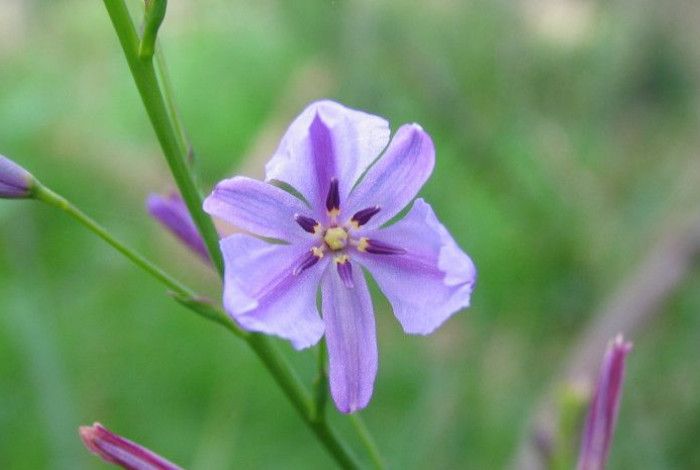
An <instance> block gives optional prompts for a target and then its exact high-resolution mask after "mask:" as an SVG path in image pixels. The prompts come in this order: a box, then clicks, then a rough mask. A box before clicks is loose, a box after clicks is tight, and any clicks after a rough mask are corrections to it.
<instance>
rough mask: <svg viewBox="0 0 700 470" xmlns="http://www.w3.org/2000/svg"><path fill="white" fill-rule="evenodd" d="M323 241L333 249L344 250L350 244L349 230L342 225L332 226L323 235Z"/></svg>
mask: <svg viewBox="0 0 700 470" xmlns="http://www.w3.org/2000/svg"><path fill="white" fill-rule="evenodd" d="M323 241H324V242H326V245H328V248H330V249H331V250H333V251H338V250H342V249H343V248H345V245H347V244H348V232H346V231H345V229H344V228H342V227H331V228H329V229H328V230H326V233H325V234H324V235H323Z"/></svg>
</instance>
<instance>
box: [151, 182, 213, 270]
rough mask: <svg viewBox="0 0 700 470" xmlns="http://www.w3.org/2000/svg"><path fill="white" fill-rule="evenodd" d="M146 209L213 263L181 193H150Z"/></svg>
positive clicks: (186, 243)
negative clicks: (166, 194)
mask: <svg viewBox="0 0 700 470" xmlns="http://www.w3.org/2000/svg"><path fill="white" fill-rule="evenodd" d="M146 209H147V210H148V213H149V214H151V216H152V217H153V218H154V219H156V220H157V221H158V222H160V224H161V225H162V226H163V227H165V228H166V229H167V230H168V231H170V232H171V233H172V234H173V235H175V236H176V237H177V238H178V239H179V240H180V241H181V242H182V243H184V244H185V246H187V247H188V248H189V249H190V250H192V251H193V252H194V253H196V254H197V255H198V256H199V257H200V258H202V259H203V260H204V261H205V262H206V263H209V264H210V263H211V261H210V260H209V253H207V248H206V245H205V244H204V240H202V237H201V236H200V235H199V231H198V230H197V227H196V226H195V225H194V221H193V220H192V217H191V216H190V213H189V211H188V210H187V206H186V205H185V202H184V201H183V200H182V198H181V197H180V195H179V194H177V193H171V194H170V195H168V196H161V195H160V194H150V195H149V196H148V198H146Z"/></svg>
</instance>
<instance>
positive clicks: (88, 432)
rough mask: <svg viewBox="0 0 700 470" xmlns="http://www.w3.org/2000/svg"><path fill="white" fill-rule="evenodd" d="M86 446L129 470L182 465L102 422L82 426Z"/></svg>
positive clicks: (165, 469) (169, 469)
mask: <svg viewBox="0 0 700 470" xmlns="http://www.w3.org/2000/svg"><path fill="white" fill-rule="evenodd" d="M80 438H81V439H82V440H83V443H84V444H85V447H87V448H88V449H89V450H90V451H91V452H92V453H94V454H96V455H98V456H100V458H102V460H104V461H106V462H110V463H113V464H116V465H119V466H120V467H122V468H125V469H127V470H180V467H178V466H177V465H175V464H174V463H172V462H169V461H168V460H166V459H164V458H163V457H161V456H160V455H158V454H156V453H155V452H152V451H150V450H148V449H146V448H145V447H142V446H140V445H138V444H136V443H135V442H132V441H130V440H128V439H126V438H124V437H121V436H119V435H117V434H114V433H113V432H111V431H110V430H109V429H107V428H105V427H104V426H102V425H101V424H100V423H95V424H93V425H92V426H81V427H80Z"/></svg>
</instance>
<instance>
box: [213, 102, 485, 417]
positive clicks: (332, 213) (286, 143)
mask: <svg viewBox="0 0 700 470" xmlns="http://www.w3.org/2000/svg"><path fill="white" fill-rule="evenodd" d="M389 134H390V132H389V127H388V123H387V122H386V121H385V120H384V119H382V118H380V117H377V116H373V115H370V114H366V113H364V112H361V111H356V110H353V109H349V108H346V107H344V106H342V105H340V104H338V103H334V102H332V101H320V102H316V103H313V104H311V105H310V106H309V107H307V108H306V109H305V110H304V111H303V112H302V113H301V115H299V116H298V117H297V118H296V119H295V120H294V122H293V123H292V124H291V126H290V127H289V129H288V130H287V133H286V134H285V135H284V137H283V138H282V142H281V143H280V146H279V148H278V149H277V151H276V153H275V154H274V155H273V157H272V159H271V160H270V161H269V163H268V164H267V166H266V181H268V183H263V182H260V181H256V180H252V179H249V178H244V177H240V176H239V177H235V178H232V179H228V180H224V181H222V182H220V183H219V184H218V185H217V186H216V188H215V189H214V191H213V192H212V194H211V195H210V196H209V197H208V198H207V200H206V201H205V202H204V209H205V210H206V211H207V212H208V213H210V214H212V215H215V216H217V217H221V218H223V219H226V220H227V221H228V222H230V223H232V224H234V225H236V226H238V227H240V228H242V229H244V230H247V231H249V232H250V233H252V234H254V235H257V236H259V237H265V238H267V239H278V240H282V241H284V242H286V243H284V244H280V243H269V240H261V239H260V238H256V237H253V236H250V235H245V234H235V235H232V236H230V237H228V238H226V239H224V240H222V242H221V249H222V251H223V255H224V262H225V268H226V270H225V271H226V272H225V279H224V307H225V308H226V310H227V311H228V312H229V314H230V315H231V316H232V317H233V318H234V319H235V320H236V321H237V322H238V323H239V324H240V325H241V327H243V328H245V329H248V330H250V331H257V332H262V333H267V334H273V335H277V336H280V337H282V338H286V339H288V340H290V341H291V342H292V344H293V345H294V347H296V348H297V349H302V348H306V347H309V346H312V345H314V344H316V343H317V342H318V341H319V339H320V338H321V337H322V336H323V335H324V333H325V335H326V342H327V345H328V354H329V369H330V370H329V381H330V388H331V394H332V396H333V400H334V401H335V404H336V406H337V407H338V409H339V410H340V411H342V412H344V413H351V412H354V411H356V410H359V409H361V408H364V407H365V406H367V403H368V402H369V400H370V398H371V396H372V389H373V386H374V379H375V376H376V372H377V343H376V337H375V325H374V313H373V309H372V301H371V298H370V294H369V290H368V289H367V283H366V281H365V276H364V271H363V268H364V269H366V270H367V271H369V272H370V273H371V274H372V276H373V277H374V279H375V280H376V281H377V284H378V285H379V288H380V289H381V290H382V292H383V293H384V294H385V295H386V297H387V298H388V299H389V301H390V302H391V305H392V307H393V310H394V315H395V316H396V318H397V319H398V320H399V322H400V323H401V326H402V327H403V329H404V331H406V332H407V333H410V334H423V335H424V334H428V333H431V332H432V331H434V330H435V329H436V328H437V327H438V326H440V325H441V324H442V323H443V322H444V321H445V320H446V319H447V318H449V317H450V316H451V315H452V314H453V313H455V312H457V311H458V310H460V309H462V308H464V307H467V306H468V305H469V299H470V296H471V292H472V288H473V287H474V282H475V279H476V270H475V268H474V264H473V263H472V261H471V259H470V258H469V257H468V256H467V255H466V254H465V253H464V252H463V251H462V250H460V248H459V247H458V246H457V244H456V243H455V241H454V240H453V239H452V237H451V236H450V234H449V233H448V232H447V230H446V229H445V227H443V226H442V225H441V224H440V222H439V221H438V220H437V218H436V216H435V213H434V212H433V210H432V209H431V207H430V206H429V205H428V204H427V203H426V202H425V201H423V200H422V199H417V200H416V201H415V202H414V203H413V207H412V208H411V209H410V211H409V212H408V214H407V215H406V217H405V218H404V219H403V220H401V221H399V222H397V223H395V224H393V225H390V226H388V227H386V228H382V226H383V225H384V224H386V223H387V222H388V221H389V220H391V219H392V218H393V217H394V216H396V215H397V214H398V213H399V212H400V211H401V210H402V209H403V208H404V207H406V206H407V205H408V204H410V203H411V201H412V200H413V198H414V197H415V196H416V193H418V191H419V190H420V188H421V187H422V186H423V184H424V183H425V181H426V180H427V179H428V177H429V176H430V173H431V172H432V170H433V165H434V161H435V149H434V147H433V142H432V140H431V139H430V136H428V134H427V133H426V132H425V131H423V129H422V128H421V127H420V126H419V125H417V124H407V125H404V126H402V127H400V128H399V130H398V131H397V132H396V134H395V135H394V138H393V140H392V141H391V143H389V145H388V147H387V143H388V142H389ZM385 147H386V150H385V151H384V154H383V155H382V157H381V158H380V159H377V156H378V155H379V154H380V153H381V152H382V150H383V149H384V148H385ZM375 160H376V162H375ZM365 171H366V173H365ZM271 181H279V182H282V183H286V184H288V185H289V186H291V187H292V188H293V189H295V190H296V191H297V192H298V193H299V194H301V195H303V197H304V198H305V201H302V200H301V199H299V198H297V197H295V196H293V195H292V194H290V193H289V192H287V191H284V190H282V189H280V188H279V187H278V186H275V185H272V184H269V182H271ZM319 285H320V290H321V299H322V300H321V311H322V313H323V318H321V317H320V316H319V313H318V309H317V305H316V298H317V291H318V286H319Z"/></svg>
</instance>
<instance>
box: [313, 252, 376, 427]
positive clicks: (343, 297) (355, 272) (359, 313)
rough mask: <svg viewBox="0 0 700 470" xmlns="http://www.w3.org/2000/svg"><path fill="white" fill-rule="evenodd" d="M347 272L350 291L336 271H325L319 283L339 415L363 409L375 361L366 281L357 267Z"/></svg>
mask: <svg viewBox="0 0 700 470" xmlns="http://www.w3.org/2000/svg"><path fill="white" fill-rule="evenodd" d="M350 273H351V275H352V284H353V286H354V287H352V288H349V287H346V285H345V283H344V282H343V280H342V279H341V277H340V274H339V272H338V270H337V269H327V270H326V272H325V274H324V275H323V279H322V282H321V291H322V310H323V321H324V323H325V324H326V343H327V344H328V362H329V369H330V370H329V381H330V387H331V395H332V396H333V401H334V402H335V405H336V407H337V408H338V410H340V411H341V412H343V413H353V412H355V411H357V410H359V409H362V408H364V407H365V406H367V404H368V403H369V400H370V398H372V390H373V388H374V379H375V377H376V375H377V362H378V359H377V339H376V332H375V326H374V313H373V310H372V299H371V298H370V295H369V291H368V290H367V282H366V281H365V277H364V274H363V273H362V269H360V267H359V266H355V269H352V270H351V271H350Z"/></svg>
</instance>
